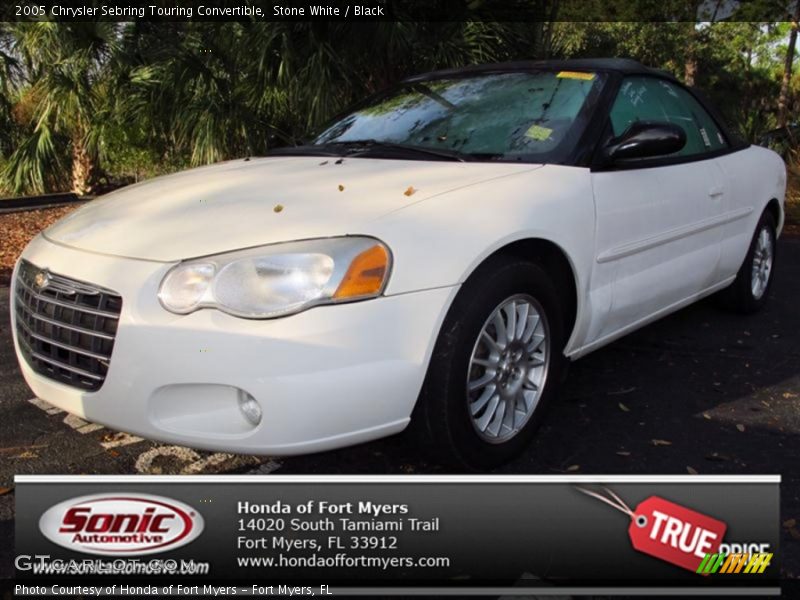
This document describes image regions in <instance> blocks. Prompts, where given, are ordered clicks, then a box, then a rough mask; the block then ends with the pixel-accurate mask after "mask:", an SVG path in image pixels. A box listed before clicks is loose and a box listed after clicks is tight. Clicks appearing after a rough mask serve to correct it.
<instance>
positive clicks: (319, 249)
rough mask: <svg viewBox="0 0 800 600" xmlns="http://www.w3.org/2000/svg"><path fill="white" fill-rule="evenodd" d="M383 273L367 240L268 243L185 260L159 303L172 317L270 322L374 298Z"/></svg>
mask: <svg viewBox="0 0 800 600" xmlns="http://www.w3.org/2000/svg"><path fill="white" fill-rule="evenodd" d="M390 267H391V256H390V254H389V249H388V248H387V247H386V246H385V245H384V244H382V243H381V242H379V241H378V240H376V239H374V238H367V237H341V238H327V239H320V240H308V241H303V242H290V243H287V244H275V245H272V246H263V247H260V248H252V249H250V250H242V251H239V252H230V253H226V254H219V255H216V256H210V257H206V258H199V259H194V260H188V261H184V262H182V263H180V264H178V265H176V266H175V267H173V268H172V269H170V270H169V272H168V273H167V274H166V276H165V277H164V280H163V281H162V282H161V288H160V290H159V292H158V298H159V300H160V301H161V304H162V305H163V306H164V308H166V309H167V310H169V311H170V312H174V313H178V314H188V313H190V312H194V311H196V310H198V309H200V308H217V309H219V310H222V311H225V312H227V313H230V314H232V315H236V316H239V317H247V318H251V319H269V318H272V317H281V316H284V315H288V314H292V313H296V312H300V311H302V310H305V309H307V308H310V307H312V306H316V305H319V304H330V303H337V302H350V301H353V300H363V299H366V298H374V297H375V296H378V295H380V294H381V293H382V292H383V290H384V288H385V287H386V281H387V280H388V278H389V270H390Z"/></svg>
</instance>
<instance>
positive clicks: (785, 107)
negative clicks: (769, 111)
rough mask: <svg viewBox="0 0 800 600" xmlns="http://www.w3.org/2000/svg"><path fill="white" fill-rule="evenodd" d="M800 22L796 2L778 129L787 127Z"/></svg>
mask: <svg viewBox="0 0 800 600" xmlns="http://www.w3.org/2000/svg"><path fill="white" fill-rule="evenodd" d="M798 21H800V2H795V7H794V12H793V14H792V24H791V29H790V31H789V47H788V48H786V59H785V61H784V65H783V79H782V80H781V92H780V95H779V96H778V127H786V122H787V120H788V113H789V96H790V91H791V83H792V67H793V63H794V47H795V44H796V43H797V27H798Z"/></svg>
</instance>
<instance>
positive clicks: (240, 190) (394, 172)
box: [44, 156, 541, 261]
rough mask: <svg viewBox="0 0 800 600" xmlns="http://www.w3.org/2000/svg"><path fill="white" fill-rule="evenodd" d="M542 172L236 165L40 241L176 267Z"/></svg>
mask: <svg viewBox="0 0 800 600" xmlns="http://www.w3.org/2000/svg"><path fill="white" fill-rule="evenodd" d="M540 166H541V165H531V164H524V165H520V164H510V163H472V162H466V163H460V162H442V161H415V160H386V159H369V158H346V159H343V160H339V159H337V158H336V157H332V158H327V157H319V156H311V157H309V156H302V157H298V156H288V157H287V156H280V157H267V158H255V159H250V160H236V161H229V162H225V163H220V164H216V165H212V166H209V167H202V168H198V169H191V170H188V171H183V172H181V173H176V174H174V175H169V176H166V177H159V178H156V179H152V180H149V181H146V182H143V183H139V184H136V185H131V186H128V187H126V188H123V189H121V190H118V191H116V192H113V193H111V194H108V195H107V196H104V197H102V198H100V199H98V200H94V201H92V202H90V203H89V204H87V205H86V206H84V207H82V208H81V209H79V210H77V211H75V212H74V213H73V214H71V215H70V216H68V217H67V218H65V219H63V220H61V221H59V222H58V223H56V224H55V225H53V226H52V227H51V228H50V229H48V230H47V231H45V234H44V235H45V237H47V238H48V239H50V240H52V241H55V242H58V243H61V244H65V245H68V246H72V247H75V248H80V249H83V250H89V251H92V252H101V253H104V254H113V255H118V256H126V257H131V258H140V259H147V260H156V261H175V260H180V259H185V258H193V257H196V256H203V255H209V254H216V253H219V252H226V251H230V250H236V249H239V248H248V247H252V246H258V245H262V244H271V243H275V242H283V241H289V240H297V239H307V238H314V237H327V236H336V235H346V234H359V233H362V234H363V233H369V231H368V227H367V226H366V224H367V223H369V222H370V221H374V220H376V219H378V218H380V217H381V216H383V215H386V214H388V213H391V212H394V211H397V210H401V209H403V208H404V207H407V206H409V205H411V204H414V203H417V202H419V201H421V200H425V199H428V198H431V197H433V196H436V195H438V194H442V193H444V192H448V191H452V190H455V189H458V188H462V187H465V186H469V185H473V184H476V183H479V182H482V181H486V180H489V179H495V178H498V177H505V176H508V175H513V174H515V173H520V172H523V171H530V170H532V169H536V168H539V167H540Z"/></svg>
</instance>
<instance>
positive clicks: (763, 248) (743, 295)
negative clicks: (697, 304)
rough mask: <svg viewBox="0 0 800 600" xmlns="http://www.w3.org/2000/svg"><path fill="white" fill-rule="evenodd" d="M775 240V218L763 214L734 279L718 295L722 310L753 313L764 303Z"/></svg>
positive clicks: (767, 293)
mask: <svg viewBox="0 0 800 600" xmlns="http://www.w3.org/2000/svg"><path fill="white" fill-rule="evenodd" d="M775 240H776V224H775V218H774V217H773V216H772V213H770V212H769V211H765V212H764V214H763V215H761V219H760V220H759V221H758V225H757V226H756V231H755V234H753V239H752V241H751V242H750V249H749V250H748V251H747V256H746V257H745V259H744V262H743V263H742V266H741V268H740V269H739V272H738V273H737V274H736V279H734V281H733V283H732V284H731V285H730V286H729V287H727V288H725V289H724V290H723V291H722V292H721V293H720V301H721V303H722V305H723V306H724V307H725V308H728V309H730V310H733V311H735V312H739V313H742V314H752V313H754V312H757V311H759V310H761V308H763V306H764V305H765V304H766V302H767V297H768V296H769V290H770V288H771V287H772V279H773V277H772V275H773V272H774V270H775V256H776V252H775V250H776V244H775Z"/></svg>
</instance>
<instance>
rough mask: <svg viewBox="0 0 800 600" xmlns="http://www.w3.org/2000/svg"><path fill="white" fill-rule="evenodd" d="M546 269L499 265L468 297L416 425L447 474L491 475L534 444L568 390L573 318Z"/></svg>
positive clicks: (457, 311) (452, 324)
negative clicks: (568, 321)
mask: <svg viewBox="0 0 800 600" xmlns="http://www.w3.org/2000/svg"><path fill="white" fill-rule="evenodd" d="M561 306H562V302H561V301H560V298H559V295H558V292H557V289H556V287H555V286H554V284H553V282H552V280H551V279H550V277H549V276H548V275H547V273H546V272H545V271H544V270H543V269H542V268H541V267H539V266H538V265H536V264H533V263H531V262H528V261H525V260H521V259H518V258H508V257H502V256H498V257H495V258H492V259H490V260H489V261H487V262H486V263H484V264H483V265H482V266H481V267H479V268H478V270H477V271H476V272H475V273H474V274H473V275H472V276H471V277H470V278H469V279H468V280H467V282H466V283H465V284H464V285H463V286H462V288H461V290H460V291H459V293H458V295H457V297H456V299H455V301H454V302H453V305H452V307H451V308H450V311H449V312H448V315H447V317H446V319H445V322H444V324H443V325H442V329H441V332H440V334H439V338H438V340H437V342H436V346H435V348H434V352H433V356H432V357H431V362H430V366H429V368H428V373H427V376H426V379H425V383H424V385H423V389H422V392H421V394H420V398H419V400H418V402H417V406H416V408H415V410H414V415H413V420H414V425H415V427H416V428H417V430H418V431H420V432H421V433H422V434H423V442H424V444H425V448H426V450H427V449H428V448H429V449H430V450H432V451H433V453H434V454H435V456H436V457H437V458H438V459H439V460H441V461H442V462H443V463H444V464H445V465H447V466H452V467H456V468H467V469H472V470H485V469H490V468H492V467H496V466H498V465H500V464H503V463H505V462H507V461H509V460H510V459H512V458H514V457H515V456H517V455H518V454H519V453H520V452H521V451H522V450H523V449H524V448H525V447H526V446H527V445H528V444H529V443H530V441H531V439H532V438H533V436H534V434H535V432H536V429H537V428H538V427H539V425H540V424H541V421H542V417H543V416H544V413H545V411H546V409H547V406H548V404H549V403H550V401H551V400H552V399H553V397H554V395H555V394H556V392H557V388H558V387H559V385H560V384H561V382H562V381H563V375H564V372H565V368H566V365H567V359H566V358H565V357H564V355H563V352H562V351H563V348H564V343H565V339H564V336H565V333H564V330H565V327H564V317H563V314H562V310H561Z"/></svg>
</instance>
